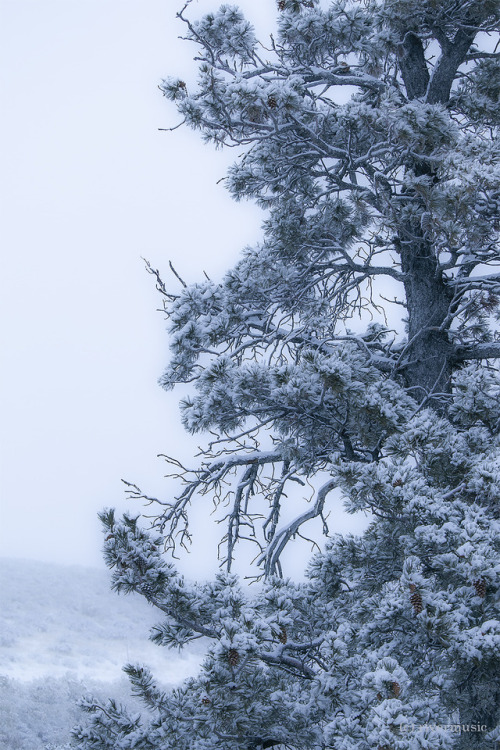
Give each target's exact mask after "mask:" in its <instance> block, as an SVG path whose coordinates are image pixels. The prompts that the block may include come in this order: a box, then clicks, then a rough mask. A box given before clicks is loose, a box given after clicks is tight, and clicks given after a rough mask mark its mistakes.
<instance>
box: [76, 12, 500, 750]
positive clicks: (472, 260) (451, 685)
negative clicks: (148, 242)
mask: <svg viewBox="0 0 500 750" xmlns="http://www.w3.org/2000/svg"><path fill="white" fill-rule="evenodd" d="M186 12H187V11H186V8H184V9H183V11H181V12H180V13H179V16H180V18H181V20H182V21H184V23H185V25H186V34H187V37H188V38H189V39H191V40H193V41H194V42H195V43H196V45H197V46H198V50H197V55H198V59H199V60H200V71H199V85H198V88H197V90H196V91H191V90H189V88H188V86H187V85H186V83H185V82H183V81H181V80H168V81H165V82H164V84H163V87H162V88H163V91H164V93H165V95H166V96H167V97H168V98H169V99H171V100H173V101H174V102H175V103H176V104H177V107H178V109H179V111H180V113H181V114H182V117H183V119H184V120H185V122H186V123H187V124H188V125H189V126H191V127H193V128H195V129H197V130H199V131H201V133H202V135H203V137H204V138H205V139H206V140H208V141H211V142H214V143H216V144H218V145H221V146H223V145H228V146H234V145H237V146H240V147H241V148H240V150H243V156H241V157H240V158H239V160H238V161H237V162H236V164H235V165H234V166H233V167H232V168H231V169H230V171H229V175H228V178H227V185H228V188H229V190H230V191H231V193H232V194H233V195H234V197H235V198H236V199H242V198H247V197H248V198H253V199H255V200H256V201H257V202H258V203H259V204H260V205H261V206H263V207H265V208H266V209H267V218H266V220H265V223H264V236H263V241H262V244H261V245H260V246H258V247H256V248H253V249H247V250H245V252H244V254H243V256H242V259H241V260H240V262H239V263H238V264H237V265H236V267H235V268H233V269H232V270H231V271H229V272H228V273H227V274H226V276H225V277H224V279H223V280H222V282H220V283H215V282H212V281H209V280H206V281H202V282H200V283H198V284H194V285H190V286H185V287H184V288H182V289H181V290H180V293H179V294H177V295H176V294H173V293H172V294H170V293H169V292H167V290H166V288H165V287H164V285H163V282H162V281H161V278H160V276H159V275H158V274H157V279H158V287H159V289H160V291H162V293H163V294H164V299H165V307H166V310H167V313H168V316H169V320H170V331H171V349H172V358H171V362H170V365H169V367H168V370H167V372H166V374H165V376H164V377H163V381H162V382H163V385H164V386H165V387H168V388H170V387H172V386H174V385H175V384H176V383H178V382H181V383H191V384H192V389H193V393H192V396H190V397H189V398H186V399H184V400H183V402H182V404H181V406H182V411H183V416H184V423H185V426H186V428H187V429H188V430H189V431H190V432H193V433H195V432H202V431H208V430H210V431H211V432H212V433H213V432H215V433H217V434H218V437H217V438H214V439H213V440H212V442H211V443H210V445H209V447H208V448H207V451H206V454H205V457H204V460H203V462H202V464H201V465H200V466H199V467H198V468H197V469H195V470H194V471H193V472H188V471H187V470H186V471H185V470H184V469H183V468H182V467H181V466H180V465H178V466H177V470H178V473H179V475H180V476H181V477H182V478H183V479H184V482H185V484H184V487H183V489H182V491H181V492H180V493H179V495H178V497H177V498H176V499H174V500H170V501H162V500H158V515H157V518H156V520H155V522H154V527H153V529H150V530H149V531H148V530H146V529H145V528H144V527H143V526H141V525H140V524H139V523H138V521H137V519H134V518H131V517H125V518H124V519H122V520H117V519H115V517H114V514H113V513H112V512H111V511H107V512H105V513H103V515H102V520H103V523H104V526H105V533H106V542H105V554H106V560H107V563H108V565H109V566H110V567H111V568H112V569H113V585H114V587H115V588H116V589H117V590H118V591H125V592H132V591H135V592H138V593H140V594H143V595H144V596H146V597H147V599H148V600H149V601H150V602H151V604H152V605H154V606H155V607H157V608H158V611H159V616H160V615H161V617H162V620H161V622H160V623H159V625H158V627H157V629H156V630H155V631H154V633H153V638H154V640H155V641H157V643H158V644H160V645H165V646H169V647H172V646H183V645H184V644H186V643H188V642H189V641H191V640H193V639H194V638H204V639H206V642H207V657H206V660H205V662H204V664H203V666H202V668H201V671H200V674H199V676H198V677H197V678H196V679H191V680H189V681H187V682H186V683H185V684H183V685H182V686H181V687H179V688H178V689H176V690H174V691H172V692H168V691H163V690H162V689H161V688H159V687H157V685H156V683H155V681H154V678H153V676H152V675H151V674H150V673H149V671H148V670H146V669H144V668H141V667H135V666H128V667H127V672H128V674H129V675H130V679H131V681H132V685H133V689H134V691H135V692H136V693H137V694H138V695H140V696H141V697H142V699H143V701H144V702H145V704H146V706H147V707H148V708H149V709H150V712H149V713H147V714H146V716H144V717H140V716H130V715H129V714H127V712H126V711H125V710H124V709H122V708H121V707H120V706H118V705H116V704H115V703H113V702H110V704H109V705H106V706H102V705H99V704H98V703H96V702H94V701H92V700H89V701H88V704H87V708H88V710H89V712H90V713H91V720H90V722H89V724H88V725H87V726H84V727H80V728H78V729H77V730H76V731H75V740H76V741H77V744H79V746H80V747H82V748H85V749H86V750H90V748H93V749H95V748H99V749H103V748H129V749H130V750H132V749H134V750H139V749H140V750H145V749H148V750H160V749H161V750H167V749H172V750H174V748H175V750H188V749H189V750H208V749H209V748H210V750H213V748H218V749H220V750H261V749H262V748H269V747H275V748H293V749H294V750H299V749H301V750H306V749H307V750H319V749H320V748H322V749H326V748H331V749H332V750H333V749H335V750H389V749H390V750H416V749H417V748H422V749H423V748H428V749H431V750H437V749H438V748H461V749H466V748H467V749H468V748H479V747H480V748H485V750H486V749H487V748H488V749H489V750H491V749H493V748H498V746H499V743H500V713H499V712H500V708H499V706H500V682H499V680H500V659H499V656H500V623H499V620H498V619H497V618H498V604H499V585H498V584H499V575H500V559H499V539H500V535H499V531H500V520H499V499H500V468H499V455H500V453H499V449H500V437H499V431H500V402H499V394H500V379H499V373H498V367H497V364H496V361H497V358H498V357H499V356H500V342H499V341H498V339H497V336H496V334H495V330H494V323H495V321H496V320H497V319H498V318H497V308H498V298H497V293H498V292H499V291H500V268H499V263H500V254H499V247H498V229H499V207H500V187H499V181H498V178H499V140H498V126H499V123H500V103H499V92H500V52H499V51H498V41H499V30H500V2H499V0H461V2H457V0H356V1H354V0H334V1H333V2H332V3H331V4H329V5H328V6H326V5H325V4H323V3H320V2H317V0H280V1H279V2H278V7H277V13H278V33H277V34H276V35H275V37H272V38H271V39H270V41H269V42H268V43H266V44H260V43H258V42H257V40H256V38H255V35H254V31H253V29H252V27H251V25H250V24H249V23H248V22H247V21H246V20H245V19H244V17H243V15H242V14H241V13H240V11H239V10H237V9H236V8H234V7H231V6H228V5H225V6H222V7H221V8H220V10H219V11H218V12H215V13H212V14H209V15H207V16H205V17H204V18H202V19H201V20H197V21H196V20H190V19H189V18H188V17H187V15H186ZM150 270H152V271H153V272H154V270H153V269H150ZM384 298H385V302H384ZM381 306H384V307H385V309H386V311H387V313H388V314H389V312H390V311H391V310H401V306H402V309H403V311H404V316H405V321H404V322H405V326H406V328H405V330H402V329H401V330H398V328H397V326H395V329H396V330H395V331H391V330H390V327H391V326H392V325H393V324H392V323H391V324H390V325H389V324H388V323H386V322H385V320H384V317H383V311H382V310H381ZM358 314H359V315H360V316H361V319H362V320H365V324H366V323H367V322H368V321H371V322H370V323H369V325H366V329H365V330H362V331H358V332H355V331H353V328H354V327H355V322H354V321H355V319H356V318H357V316H358ZM390 315H391V316H392V317H391V318H390V319H391V320H394V319H395V317H394V313H393V312H390ZM305 482H307V483H308V484H311V483H312V484H313V485H314V486H315V488H316V489H315V495H314V497H313V498H312V500H310V502H309V503H308V504H304V507H303V509H302V512H301V513H300V514H299V515H298V517H297V518H295V519H294V520H292V521H290V520H287V521H285V520H284V519H283V513H282V509H283V508H285V510H286V505H287V502H288V501H287V492H288V488H289V486H290V485H292V486H297V483H298V486H300V485H301V484H303V483H305ZM336 488H340V490H341V491H342V493H343V495H344V498H345V503H346V507H347V509H348V510H349V511H351V512H356V511H369V512H370V513H371V514H372V522H371V524H370V526H369V528H368V529H367V531H366V532H365V533H363V534H361V535H359V536H357V537H354V536H348V537H342V536H339V535H335V534H333V533H328V530H327V528H326V513H327V507H328V501H329V498H331V496H332V493H333V490H334V489H336ZM132 490H133V493H134V494H137V495H139V496H140V495H141V492H140V490H139V489H138V488H132ZM206 494H208V495H209V496H211V497H212V498H213V499H215V501H216V502H219V504H220V507H221V508H222V513H223V514H224V515H225V518H226V522H227V526H226V536H225V543H226V546H225V553H224V560H223V563H224V571H223V572H221V574H220V575H219V576H218V577H217V579H216V580H215V581H214V582H212V583H203V584H198V585H190V584H188V583H186V581H185V580H184V579H183V578H182V576H180V575H179V574H178V573H177V571H176V570H175V568H174V566H173V564H172V563H171V562H170V561H169V560H168V559H167V558H166V556H165V553H164V551H163V550H164V549H165V546H166V548H167V550H168V549H169V548H171V547H172V546H173V545H174V544H175V543H176V541H178V540H179V538H180V539H181V541H182V540H185V539H186V534H188V527H187V523H188V515H189V506H190V504H191V503H192V502H193V501H194V500H195V498H196V497H197V496H199V495H206ZM264 506H265V508H266V509H265V511H263V507H264ZM312 518H319V519H323V521H324V526H325V531H326V532H327V535H328V539H327V542H326V544H325V547H324V549H323V551H321V552H319V553H318V554H316V556H315V557H314V558H313V560H312V562H311V563H310V565H309V568H308V577H307V580H306V582H305V583H304V582H301V583H294V582H292V581H290V580H289V579H287V578H286V577H283V575H282V570H281V566H280V555H281V553H282V551H283V549H284V547H285V545H286V544H287V543H288V542H289V541H290V540H292V539H293V538H294V537H296V536H297V535H298V534H301V533H302V530H303V525H304V524H305V523H306V522H308V521H310V520H311V519H312ZM243 538H248V539H250V540H251V541H252V542H253V543H255V544H257V545H258V560H257V563H258V566H260V567H259V570H260V571H261V572H262V574H263V576H264V581H263V582H262V586H261V588H260V589H259V590H258V591H257V592H256V593H254V594H253V595H252V596H251V597H249V596H248V594H247V593H246V591H245V590H244V589H242V588H241V587H240V585H239V583H238V581H237V579H236V577H235V576H234V575H233V574H232V573H231V571H230V568H231V562H232V560H233V558H234V555H235V550H236V546H237V543H238V541H240V540H241V539H243ZM285 573H286V571H285Z"/></svg>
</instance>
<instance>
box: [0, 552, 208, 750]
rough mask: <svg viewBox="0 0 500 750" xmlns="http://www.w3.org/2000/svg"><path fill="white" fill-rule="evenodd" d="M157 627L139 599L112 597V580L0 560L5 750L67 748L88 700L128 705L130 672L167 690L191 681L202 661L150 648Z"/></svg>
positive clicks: (1, 739) (0, 696)
mask: <svg viewBox="0 0 500 750" xmlns="http://www.w3.org/2000/svg"><path fill="white" fill-rule="evenodd" d="M158 619H159V618H158V614H157V613H155V611H154V609H153V608H151V607H149V606H148V604H147V603H146V602H145V601H144V600H142V599H141V597H138V596H133V595H132V596H128V597H126V596H118V595H117V594H115V593H113V592H112V591H110V588H109V575H108V573H107V571H104V570H103V571H101V570H95V569H86V568H80V567H64V566H58V565H49V564H46V563H36V562H32V561H23V560H9V559H1V558H0V715H1V717H2V719H1V722H0V749H1V750H49V749H50V750H55V748H56V747H62V745H63V744H64V743H65V742H66V741H68V739H69V730H70V728H71V726H72V725H73V724H74V723H75V721H78V718H79V715H78V709H77V707H76V702H77V700H78V698H79V697H80V696H81V695H82V694H84V693H86V692H87V693H88V692H92V693H94V694H95V693H98V694H102V695H104V696H116V697H119V698H120V699H123V698H124V697H125V696H126V695H127V684H126V681H125V679H124V677H123V674H122V672H121V668H122V667H123V665H124V664H125V663H127V662H132V663H136V662H139V663H142V664H147V665H148V666H150V667H151V669H152V670H153V672H154V674H155V676H156V677H157V679H158V680H159V681H161V682H162V683H164V684H166V685H168V684H173V683H175V682H179V681H180V680H181V679H183V678H184V677H186V676H188V675H191V674H195V673H196V671H197V668H198V665H199V663H200V652H199V651H190V652H189V653H182V654H178V653H177V652H175V651H167V650H166V649H164V648H159V647H158V646H155V645H154V644H153V643H151V642H149V641H148V640H147V636H148V632H149V629H150V627H151V626H152V625H153V624H154V623H155V622H157V621H158Z"/></svg>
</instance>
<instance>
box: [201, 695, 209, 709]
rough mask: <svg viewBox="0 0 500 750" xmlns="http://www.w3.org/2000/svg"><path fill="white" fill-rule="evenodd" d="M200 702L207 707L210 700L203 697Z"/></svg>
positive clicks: (206, 696)
mask: <svg viewBox="0 0 500 750" xmlns="http://www.w3.org/2000/svg"><path fill="white" fill-rule="evenodd" d="M201 702H202V703H203V705H204V706H209V705H210V704H211V702H212V701H211V700H210V698H209V697H208V695H205V697H204V698H202V699H201Z"/></svg>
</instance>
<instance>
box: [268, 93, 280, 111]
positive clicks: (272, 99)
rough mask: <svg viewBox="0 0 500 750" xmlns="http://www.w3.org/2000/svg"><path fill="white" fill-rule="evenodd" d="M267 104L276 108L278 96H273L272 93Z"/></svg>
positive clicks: (271, 107) (270, 107)
mask: <svg viewBox="0 0 500 750" xmlns="http://www.w3.org/2000/svg"><path fill="white" fill-rule="evenodd" d="M267 106H268V107H269V109H276V107H277V106H278V102H277V101H276V97H275V96H273V95H272V94H271V95H270V96H268V97H267Z"/></svg>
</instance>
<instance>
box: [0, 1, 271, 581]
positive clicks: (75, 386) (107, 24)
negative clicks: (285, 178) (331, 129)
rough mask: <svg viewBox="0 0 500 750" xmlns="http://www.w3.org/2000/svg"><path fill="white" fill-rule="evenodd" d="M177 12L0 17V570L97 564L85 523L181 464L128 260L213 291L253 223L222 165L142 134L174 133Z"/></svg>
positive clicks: (41, 5)
mask: <svg viewBox="0 0 500 750" xmlns="http://www.w3.org/2000/svg"><path fill="white" fill-rule="evenodd" d="M217 5H218V3H217V2H216V0H215V1H214V2H211V1H210V0H194V2H193V3H192V6H191V15H192V16H198V15H201V14H202V13H203V12H205V11H206V10H209V9H213V8H214V7H217ZM240 5H241V7H243V8H246V9H247V11H248V16H249V17H250V18H251V19H252V20H254V22H255V21H256V22H257V24H258V26H259V27H260V28H261V29H262V28H266V26H267V24H268V23H269V22H270V21H271V19H272V18H273V17H274V13H275V4H274V2H273V1H272V0H260V2H255V1H254V2H251V0H244V2H241V3H240ZM179 8H180V3H178V2H177V0H44V2H40V0H3V2H2V3H1V9H0V14H1V17H0V26H1V32H0V34H1V36H2V38H1V39H0V50H1V51H0V55H1V58H2V59H1V70H2V79H1V101H2V109H3V115H2V120H1V122H0V142H1V152H2V164H1V175H2V178H1V179H2V182H1V196H0V200H1V206H2V213H3V219H2V229H1V232H2V237H1V240H2V251H1V252H2V268H1V285H2V288H1V305H2V307H3V309H2V311H1V318H2V323H1V327H2V328H1V346H2V362H3V364H2V369H1V375H0V378H1V422H2V427H1V429H2V446H1V454H2V467H1V471H2V474H1V481H0V488H1V493H2V510H1V516H2V517H1V532H0V533H1V536H0V554H1V555H2V556H10V557H16V556H17V557H26V558H33V559H40V560H45V561H53V562H61V563H79V564H86V565H102V562H101V535H100V530H99V524H98V522H97V520H96V513H97V511H98V510H100V509H101V508H102V507H103V506H105V505H113V506H117V507H121V508H125V507H133V506H132V505H131V504H130V503H126V502H124V497H123V490H122V485H121V482H120V479H121V478H122V477H123V478H126V479H129V480H131V481H134V482H136V483H137V484H139V485H140V486H142V487H143V489H144V490H147V491H148V492H150V493H154V492H159V493H165V483H164V482H163V480H162V476H163V473H164V471H165V465H164V464H163V463H162V462H161V461H160V460H158V459H157V458H156V455H157V454H158V453H160V452H164V453H171V454H172V453H174V454H177V455H178V454H179V452H180V453H181V454H184V456H185V457H186V456H188V455H189V454H190V453H191V452H192V448H191V447H190V446H189V441H188V440H186V439H185V438H184V437H183V436H182V430H181V428H180V424H179V420H178V411H177V406H176V404H177V398H178V397H177V396H176V395H175V394H173V395H172V394H170V395H169V394H166V393H165V392H164V391H162V390H161V389H160V388H159V387H158V386H157V378H158V377H159V376H160V375H161V373H162V370H163V368H164V366H165V364H166V362H167V356H168V355H167V337H166V335H165V333H164V330H165V323H164V321H163V318H162V316H161V314H160V313H158V312H156V307H157V306H158V304H159V302H160V300H159V298H158V295H157V293H156V292H155V289H154V283H153V279H152V277H150V276H148V275H147V274H146V273H145V271H144V270H143V263H142V261H141V256H145V257H147V258H148V259H149V260H150V261H151V262H152V264H153V265H156V266H158V267H160V268H161V269H163V271H164V272H165V273H166V270H167V267H168V260H169V259H171V260H172V261H173V262H174V265H175V266H176V268H177V269H178V270H179V272H180V273H181V274H182V275H183V276H184V277H185V278H186V280H188V281H195V280H197V279H200V278H201V276H202V269H205V270H206V271H207V272H208V273H209V274H210V275H212V276H217V275H218V274H221V273H222V272H223V271H224V270H225V269H226V268H227V267H228V266H230V265H231V264H232V262H233V261H234V260H235V259H236V258H237V255H238V253H239V251H240V250H241V248H242V247H243V246H244V245H245V244H251V243H253V242H254V241H255V240H256V239H257V238H258V236H259V234H260V231H259V226H260V223H261V219H262V216H261V214H260V212H259V210H258V209H256V208H255V207H253V206H251V205H248V204H236V203H233V202H232V201H231V200H230V198H229V197H228V196H227V195H226V194H225V192H224V188H223V186H222V185H217V184H216V183H217V180H218V179H219V178H220V177H222V176H223V175H224V173H225V166H226V165H227V164H228V163H229V162H230V159H231V158H232V157H233V154H225V153H221V152H215V151H214V150H213V149H212V148H211V147H208V146H205V145H203V144H202V143H201V141H200V139H199V137H198V135H197V134H194V133H192V132H190V131H187V130H184V129H180V130H178V131H176V132H174V133H171V134H169V133H164V132H160V131H159V130H158V128H161V127H168V126H171V125H173V124H175V123H176V122H177V117H176V113H175V110H174V108H173V106H172V105H171V104H169V103H168V102H167V101H166V100H165V99H164V98H163V97H162V96H161V94H160V92H159V91H158V89H157V85H158V83H159V82H160V81H161V79H162V77H165V76H167V75H182V77H183V78H185V79H187V80H189V79H190V77H192V76H194V74H195V66H194V63H192V62H191V57H192V54H193V52H194V51H195V48H194V47H193V45H190V44H188V43H186V42H181V41H179V40H178V39H177V37H178V35H179V34H181V33H182V32H183V26H182V24H181V23H180V22H179V21H177V20H176V19H175V13H176V11H177V10H179ZM191 445H192V444H191ZM138 510H139V509H138ZM200 519H201V520H199V525H200V526H203V524H204V521H203V518H202V516H200ZM203 528H204V526H203ZM203 533H206V532H204V531H203ZM195 567H196V566H195ZM214 567H215V563H214ZM203 571H204V572H205V573H206V572H207V567H206V564H203ZM194 572H197V571H196V569H195V568H194Z"/></svg>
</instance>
